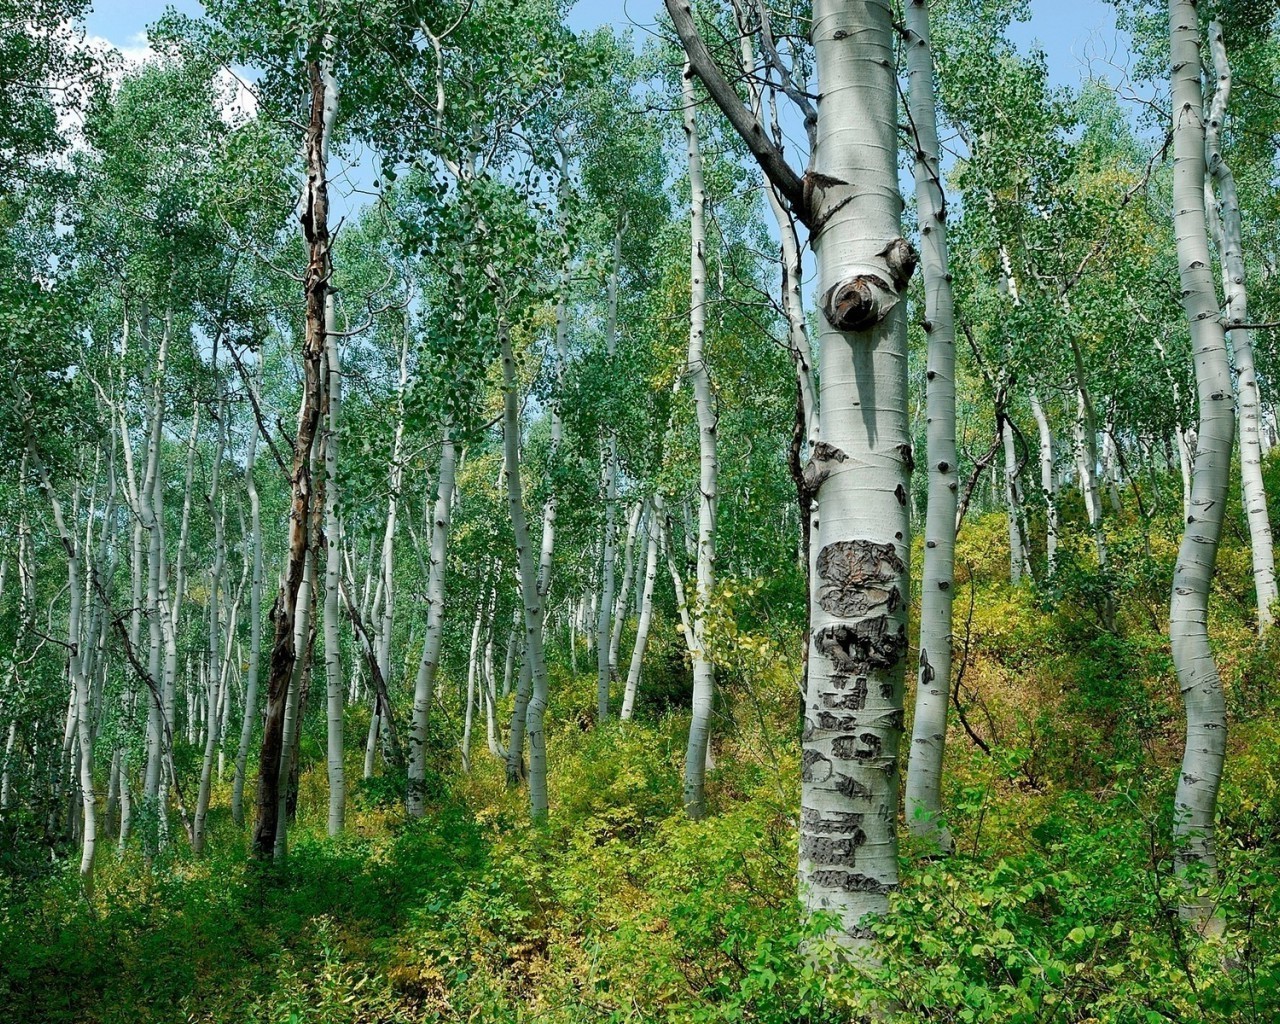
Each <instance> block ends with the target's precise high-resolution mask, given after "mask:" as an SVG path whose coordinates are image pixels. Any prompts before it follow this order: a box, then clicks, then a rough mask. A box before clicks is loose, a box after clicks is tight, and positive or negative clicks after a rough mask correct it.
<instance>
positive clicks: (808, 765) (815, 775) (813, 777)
mask: <svg viewBox="0 0 1280 1024" xmlns="http://www.w3.org/2000/svg"><path fill="white" fill-rule="evenodd" d="M831 770H832V769H831V761H830V760H829V759H828V758H826V757H823V756H822V755H821V754H819V753H818V752H817V751H816V750H806V751H805V752H804V756H803V762H802V767H801V770H800V778H801V779H803V780H804V781H805V782H826V781H827V779H829V778H831Z"/></svg>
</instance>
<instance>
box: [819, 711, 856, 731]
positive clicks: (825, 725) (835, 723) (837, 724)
mask: <svg viewBox="0 0 1280 1024" xmlns="http://www.w3.org/2000/svg"><path fill="white" fill-rule="evenodd" d="M857 724H858V720H857V719H856V718H854V717H853V716H852V715H833V714H831V712H830V711H820V712H818V726H819V727H820V728H822V729H833V730H843V729H852V728H854V727H856V726H857Z"/></svg>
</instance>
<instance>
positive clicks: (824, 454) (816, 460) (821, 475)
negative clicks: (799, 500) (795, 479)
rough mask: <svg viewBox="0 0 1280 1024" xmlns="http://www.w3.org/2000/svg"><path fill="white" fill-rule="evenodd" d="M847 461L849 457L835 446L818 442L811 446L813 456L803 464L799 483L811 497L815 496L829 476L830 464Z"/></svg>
mask: <svg viewBox="0 0 1280 1024" xmlns="http://www.w3.org/2000/svg"><path fill="white" fill-rule="evenodd" d="M847 461H849V456H848V455H846V454H845V453H844V452H842V451H841V450H840V449H839V448H837V447H836V446H835V445H833V444H828V443H827V442H826V441H819V442H818V443H817V444H815V445H814V446H813V454H812V455H811V456H810V457H809V461H808V462H807V463H805V467H804V472H803V473H802V474H801V477H802V480H801V482H802V484H803V485H804V489H805V490H806V491H807V492H808V493H809V495H810V496H811V497H812V496H813V495H816V494H817V493H818V488H819V487H821V486H822V483H823V481H824V480H826V479H827V477H829V476H830V475H831V466H832V464H833V463H836V462H847Z"/></svg>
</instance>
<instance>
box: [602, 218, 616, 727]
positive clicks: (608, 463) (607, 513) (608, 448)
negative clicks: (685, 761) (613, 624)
mask: <svg viewBox="0 0 1280 1024" xmlns="http://www.w3.org/2000/svg"><path fill="white" fill-rule="evenodd" d="M621 270H622V227H621V226H619V227H618V228H617V230H615V231H614V233H613V264H612V266H611V268H610V272H609V296H608V317H607V319H606V323H605V347H606V351H607V354H608V356H609V358H610V360H612V359H613V356H614V353H615V352H616V351H617V348H618V275H619V273H620V272H621ZM604 448H605V457H604V558H603V568H602V578H601V590H600V606H599V608H598V609H597V612H596V721H597V722H604V721H605V720H606V719H608V717H609V684H610V682H611V681H612V679H613V672H612V671H611V665H610V662H609V651H610V649H611V648H610V640H611V630H610V621H609V615H610V613H611V612H612V611H613V600H614V588H615V586H616V583H617V580H616V578H615V574H614V562H615V561H616V558H615V554H614V548H615V546H616V544H617V538H616V537H615V533H616V529H615V520H616V519H617V515H618V438H617V435H616V434H615V433H614V432H613V431H612V430H607V431H606V436H605V444H604ZM616 665H617V662H616V660H615V661H614V663H613V666H612V667H616Z"/></svg>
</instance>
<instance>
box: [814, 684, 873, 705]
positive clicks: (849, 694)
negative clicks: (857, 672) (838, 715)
mask: <svg viewBox="0 0 1280 1024" xmlns="http://www.w3.org/2000/svg"><path fill="white" fill-rule="evenodd" d="M822 705H823V707H825V708H828V709H829V710H831V711H861V710H862V709H863V708H865V707H866V706H867V677H866V676H858V677H857V678H856V679H854V681H853V688H852V689H850V690H846V691H845V692H844V693H824V694H823V695H822Z"/></svg>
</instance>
